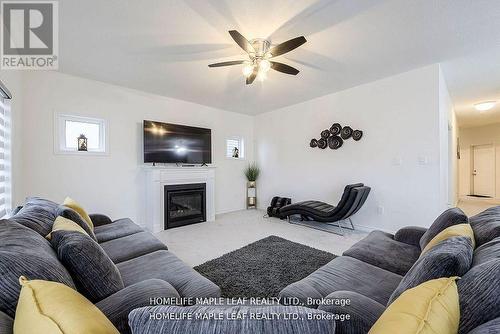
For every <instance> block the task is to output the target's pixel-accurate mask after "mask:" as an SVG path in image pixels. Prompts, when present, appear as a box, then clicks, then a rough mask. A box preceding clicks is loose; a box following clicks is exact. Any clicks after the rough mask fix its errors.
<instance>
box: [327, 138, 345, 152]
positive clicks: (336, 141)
mask: <svg viewBox="0 0 500 334" xmlns="http://www.w3.org/2000/svg"><path fill="white" fill-rule="evenodd" d="M343 144H344V141H343V140H342V138H340V137H339V136H332V137H330V138H328V146H329V147H330V148H331V149H332V150H337V149H339V148H340V147H342V145H343Z"/></svg>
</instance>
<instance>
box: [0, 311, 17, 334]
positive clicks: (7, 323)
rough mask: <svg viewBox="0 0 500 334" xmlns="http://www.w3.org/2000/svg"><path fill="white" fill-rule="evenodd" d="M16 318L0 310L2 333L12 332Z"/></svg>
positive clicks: (0, 329)
mask: <svg viewBox="0 0 500 334" xmlns="http://www.w3.org/2000/svg"><path fill="white" fill-rule="evenodd" d="M13 327H14V320H13V319H12V318H11V317H9V316H8V315H7V314H5V313H3V312H2V311H0V334H12V331H13Z"/></svg>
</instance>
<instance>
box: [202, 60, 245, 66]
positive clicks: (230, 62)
mask: <svg viewBox="0 0 500 334" xmlns="http://www.w3.org/2000/svg"><path fill="white" fill-rule="evenodd" d="M244 62H245V61H244V60H231V61H223V62H221V63H215V64H210V65H208V67H221V66H232V65H240V64H243V63H244Z"/></svg>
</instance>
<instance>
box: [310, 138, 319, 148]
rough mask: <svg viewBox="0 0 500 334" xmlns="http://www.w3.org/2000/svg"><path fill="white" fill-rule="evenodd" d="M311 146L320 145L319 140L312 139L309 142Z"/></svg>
mask: <svg viewBox="0 0 500 334" xmlns="http://www.w3.org/2000/svg"><path fill="white" fill-rule="evenodd" d="M309 146H311V147H318V140H317V139H314V138H313V139H311V141H310V142H309Z"/></svg>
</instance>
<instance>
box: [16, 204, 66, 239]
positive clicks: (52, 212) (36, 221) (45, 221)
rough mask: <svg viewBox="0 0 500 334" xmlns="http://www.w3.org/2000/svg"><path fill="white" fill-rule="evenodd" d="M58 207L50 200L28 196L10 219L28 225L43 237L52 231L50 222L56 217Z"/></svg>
mask: <svg viewBox="0 0 500 334" xmlns="http://www.w3.org/2000/svg"><path fill="white" fill-rule="evenodd" d="M58 207H59V205H58V204H57V203H54V202H52V201H49V200H46V199H43V198H39V197H29V198H27V199H26V202H25V203H24V206H23V207H22V209H21V210H19V212H18V213H17V214H16V215H14V216H12V217H11V218H10V220H12V221H15V222H16V223H19V224H21V225H23V226H26V227H29V228H30V229H32V230H33V231H36V232H37V233H38V234H40V235H41V236H43V237H45V236H46V235H47V234H49V233H50V231H52V224H53V223H54V220H55V219H56V217H57V209H58Z"/></svg>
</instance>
